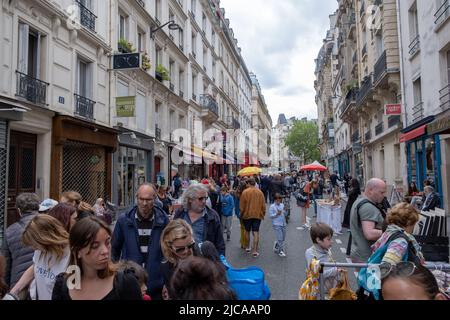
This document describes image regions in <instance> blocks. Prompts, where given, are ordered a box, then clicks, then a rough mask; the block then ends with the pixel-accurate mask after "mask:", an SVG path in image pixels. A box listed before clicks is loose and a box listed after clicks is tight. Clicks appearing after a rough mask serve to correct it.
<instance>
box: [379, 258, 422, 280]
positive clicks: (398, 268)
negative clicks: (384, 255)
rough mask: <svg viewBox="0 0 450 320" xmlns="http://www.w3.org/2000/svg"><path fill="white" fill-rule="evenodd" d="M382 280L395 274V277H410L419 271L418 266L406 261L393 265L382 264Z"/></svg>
mask: <svg viewBox="0 0 450 320" xmlns="http://www.w3.org/2000/svg"><path fill="white" fill-rule="evenodd" d="M379 268H380V275H381V279H382V280H383V279H385V278H386V277H387V276H389V275H390V274H392V273H393V272H394V274H395V275H398V276H400V277H404V278H407V277H410V276H412V275H413V274H414V271H415V270H416V269H417V267H416V265H415V264H414V263H413V262H411V261H405V262H400V263H397V264H396V265H392V264H390V263H382V264H380V266H379Z"/></svg>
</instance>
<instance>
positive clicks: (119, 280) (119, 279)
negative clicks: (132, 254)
mask: <svg viewBox="0 0 450 320" xmlns="http://www.w3.org/2000/svg"><path fill="white" fill-rule="evenodd" d="M124 272H125V271H117V273H116V276H115V278H114V285H115V291H116V293H117V296H118V297H119V299H120V300H122V294H121V293H122V288H123V282H124V280H123V276H124Z"/></svg>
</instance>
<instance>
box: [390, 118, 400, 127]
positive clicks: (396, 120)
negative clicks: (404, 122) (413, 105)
mask: <svg viewBox="0 0 450 320" xmlns="http://www.w3.org/2000/svg"><path fill="white" fill-rule="evenodd" d="M398 124H400V116H390V117H389V118H388V128H392V127H395V126H396V125H398Z"/></svg>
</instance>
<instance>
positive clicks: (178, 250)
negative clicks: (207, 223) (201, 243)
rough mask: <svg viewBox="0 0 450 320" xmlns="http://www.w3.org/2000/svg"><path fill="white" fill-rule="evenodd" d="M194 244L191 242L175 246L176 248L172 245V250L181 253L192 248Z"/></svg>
mask: <svg viewBox="0 0 450 320" xmlns="http://www.w3.org/2000/svg"><path fill="white" fill-rule="evenodd" d="M194 245H195V242H192V243H190V244H188V245H187V246H184V247H177V248H175V247H174V248H173V251H175V253H182V252H185V251H186V250H190V249H192V248H193V247H194Z"/></svg>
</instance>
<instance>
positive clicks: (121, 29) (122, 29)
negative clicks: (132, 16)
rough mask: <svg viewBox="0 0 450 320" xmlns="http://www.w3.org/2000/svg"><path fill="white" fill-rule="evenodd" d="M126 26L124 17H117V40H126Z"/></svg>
mask: <svg viewBox="0 0 450 320" xmlns="http://www.w3.org/2000/svg"><path fill="white" fill-rule="evenodd" d="M126 26H127V19H126V18H125V16H124V15H122V14H120V15H119V40H120V39H126V38H127V33H126Z"/></svg>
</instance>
